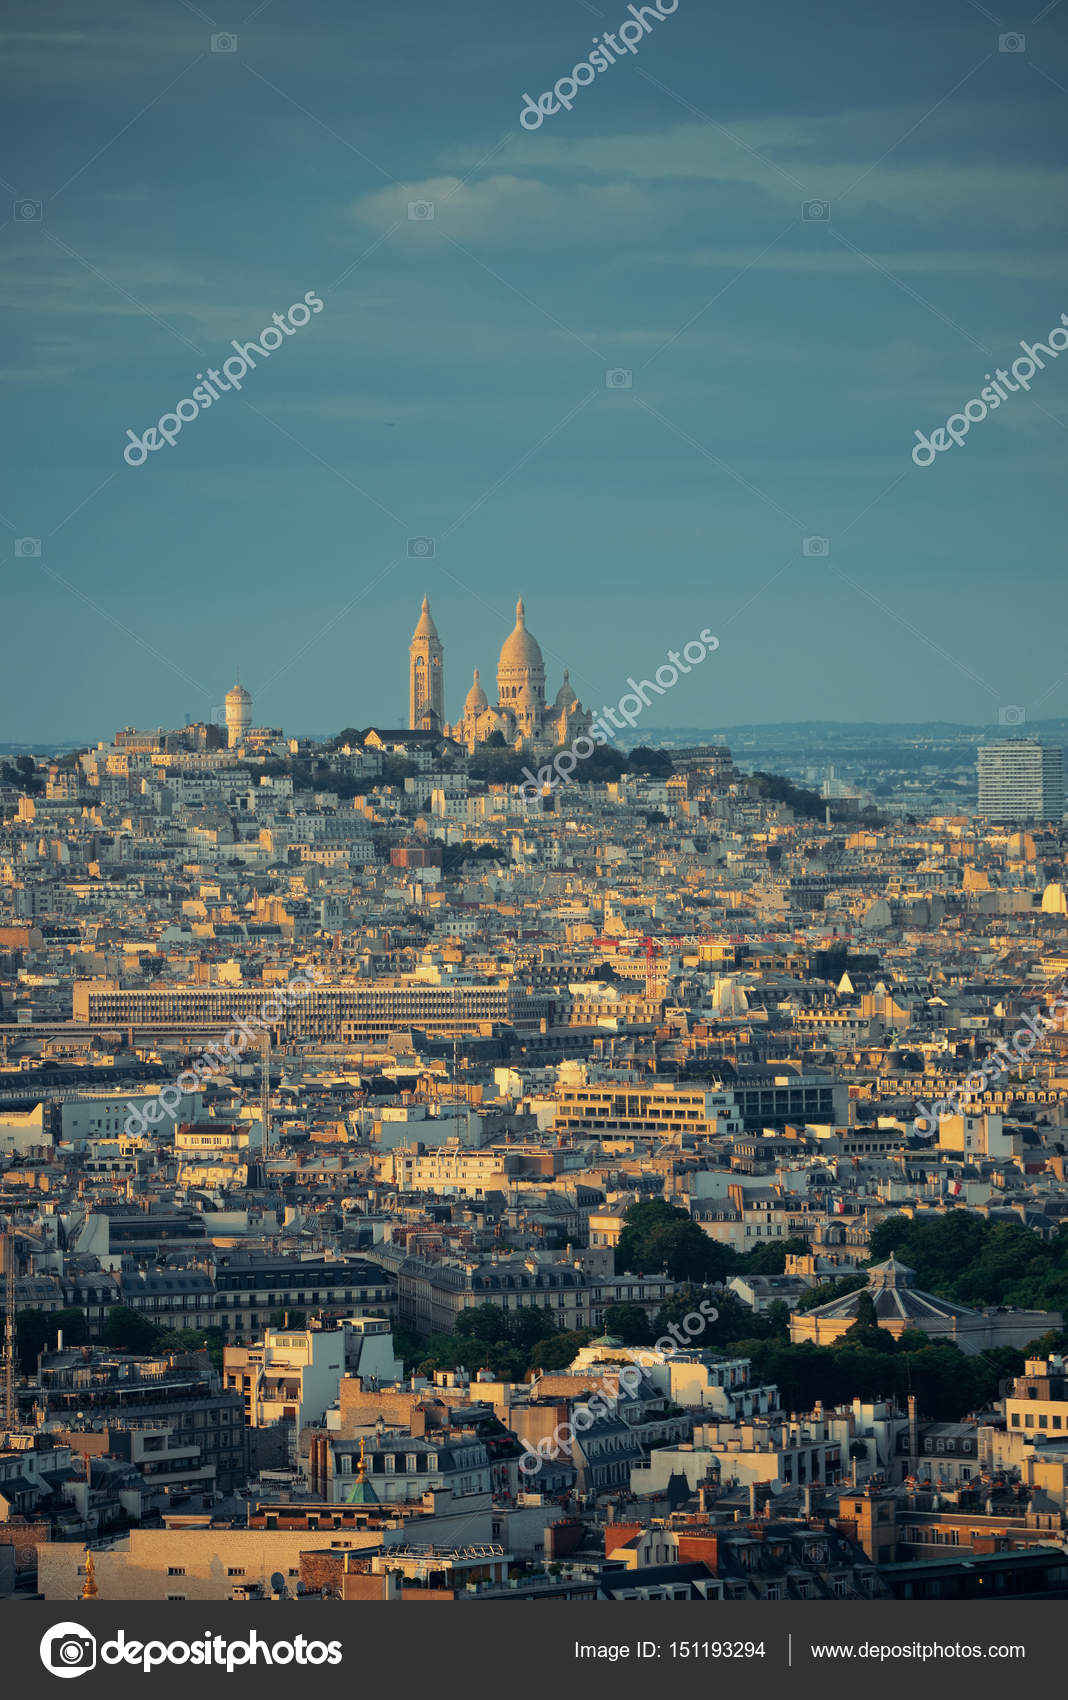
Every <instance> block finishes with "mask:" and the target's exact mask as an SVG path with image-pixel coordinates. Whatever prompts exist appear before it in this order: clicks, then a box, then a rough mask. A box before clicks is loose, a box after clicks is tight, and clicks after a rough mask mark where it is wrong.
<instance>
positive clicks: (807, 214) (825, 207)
mask: <svg viewBox="0 0 1068 1700" xmlns="http://www.w3.org/2000/svg"><path fill="white" fill-rule="evenodd" d="M830 216H831V203H830V201H802V202H801V217H802V218H815V219H822V220H823V222H824V223H826V222H827V220H828V219H829V218H830Z"/></svg>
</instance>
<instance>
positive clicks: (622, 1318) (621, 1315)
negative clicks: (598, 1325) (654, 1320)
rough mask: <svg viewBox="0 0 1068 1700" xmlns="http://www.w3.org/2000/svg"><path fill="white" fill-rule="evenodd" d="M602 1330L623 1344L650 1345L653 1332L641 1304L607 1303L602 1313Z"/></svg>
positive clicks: (653, 1337) (653, 1336)
mask: <svg viewBox="0 0 1068 1700" xmlns="http://www.w3.org/2000/svg"><path fill="white" fill-rule="evenodd" d="M604 1331H605V1333H606V1334H611V1335H612V1336H613V1337H614V1338H615V1339H617V1340H619V1341H620V1343H621V1344H622V1345H624V1346H651V1345H652V1343H653V1340H654V1339H655V1335H654V1334H653V1331H652V1327H651V1325H650V1322H649V1318H648V1316H647V1315H646V1313H645V1311H644V1310H643V1309H642V1307H641V1305H638V1304H615V1305H609V1306H608V1307H607V1308H606V1310H605V1313H604Z"/></svg>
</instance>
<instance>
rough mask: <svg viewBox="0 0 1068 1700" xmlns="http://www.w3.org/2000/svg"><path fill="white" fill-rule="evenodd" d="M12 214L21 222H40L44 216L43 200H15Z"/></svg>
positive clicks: (12, 205)
mask: <svg viewBox="0 0 1068 1700" xmlns="http://www.w3.org/2000/svg"><path fill="white" fill-rule="evenodd" d="M11 216H12V218H13V219H15V220H16V221H17V222H18V223H19V224H40V222H41V220H42V218H43V217H44V202H43V201H13V202H12V204H11Z"/></svg>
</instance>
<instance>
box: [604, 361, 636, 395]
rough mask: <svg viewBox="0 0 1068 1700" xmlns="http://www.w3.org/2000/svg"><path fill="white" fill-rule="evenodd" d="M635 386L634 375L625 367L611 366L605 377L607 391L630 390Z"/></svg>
mask: <svg viewBox="0 0 1068 1700" xmlns="http://www.w3.org/2000/svg"><path fill="white" fill-rule="evenodd" d="M633 385H634V373H633V372H628V371H627V368H626V367H625V366H610V367H609V368H608V371H607V372H606V373H605V375H604V387H605V389H606V390H629V389H631V388H633Z"/></svg>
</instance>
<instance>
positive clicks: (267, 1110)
mask: <svg viewBox="0 0 1068 1700" xmlns="http://www.w3.org/2000/svg"><path fill="white" fill-rule="evenodd" d="M260 1120H261V1121H262V1122H263V1157H264V1161H265V1162H266V1160H267V1158H268V1157H269V1156H270V1154H271V1030H270V1028H269V1027H265V1028H264V1030H263V1032H262V1033H261V1034H260Z"/></svg>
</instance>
